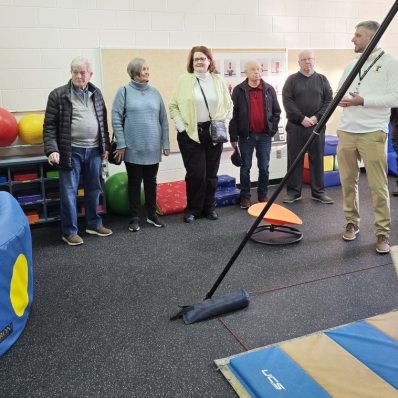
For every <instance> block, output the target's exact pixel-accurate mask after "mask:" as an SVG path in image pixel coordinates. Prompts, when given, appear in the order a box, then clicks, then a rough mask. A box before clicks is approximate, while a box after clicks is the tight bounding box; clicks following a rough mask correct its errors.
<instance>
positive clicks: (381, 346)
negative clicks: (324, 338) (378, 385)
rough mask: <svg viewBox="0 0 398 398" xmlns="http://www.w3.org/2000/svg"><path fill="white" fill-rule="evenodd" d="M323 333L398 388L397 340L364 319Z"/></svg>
mask: <svg viewBox="0 0 398 398" xmlns="http://www.w3.org/2000/svg"><path fill="white" fill-rule="evenodd" d="M325 334H326V335H328V336H329V337H330V338H331V339H333V340H334V341H335V342H336V343H337V344H339V345H340V346H341V347H343V348H344V349H345V350H346V351H347V352H349V353H350V354H351V355H353V356H354V357H356V358H357V359H358V360H359V361H361V362H362V363H363V364H364V365H366V366H367V367H368V368H369V369H371V370H372V371H373V372H375V373H376V374H377V375H379V376H380V377H381V378H382V379H384V380H385V381H386V382H387V383H390V384H391V385H392V386H393V387H394V388H396V389H398V376H397V375H398V360H397V358H398V342H397V341H395V340H393V339H392V338H391V337H389V336H387V335H385V334H384V333H382V332H380V331H379V330H378V329H376V328H374V327H373V326H371V325H369V324H368V323H366V322H365V321H362V322H357V323H354V324H352V325H347V326H344V327H341V328H339V329H336V330H332V331H330V332H326V333H325ZM386 364H388V366H386Z"/></svg>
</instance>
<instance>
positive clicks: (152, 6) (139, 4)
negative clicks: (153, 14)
mask: <svg viewBox="0 0 398 398" xmlns="http://www.w3.org/2000/svg"><path fill="white" fill-rule="evenodd" d="M133 10H137V11H167V0H145V1H142V0H134V1H133Z"/></svg>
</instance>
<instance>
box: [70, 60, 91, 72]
mask: <svg viewBox="0 0 398 398" xmlns="http://www.w3.org/2000/svg"><path fill="white" fill-rule="evenodd" d="M78 66H85V67H86V69H87V72H88V73H91V72H92V71H93V64H92V63H91V61H90V60H89V59H87V58H85V57H76V58H74V59H73V60H72V62H71V64H70V70H71V71H72V70H73V68H76V67H78Z"/></svg>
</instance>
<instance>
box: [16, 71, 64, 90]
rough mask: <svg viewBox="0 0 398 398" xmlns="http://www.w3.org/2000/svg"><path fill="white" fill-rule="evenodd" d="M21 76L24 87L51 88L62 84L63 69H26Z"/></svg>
mask: <svg viewBox="0 0 398 398" xmlns="http://www.w3.org/2000/svg"><path fill="white" fill-rule="evenodd" d="M21 76H22V88H23V89H51V88H54V87H56V86H59V85H60V81H61V79H62V70H59V69H24V70H23V71H21Z"/></svg>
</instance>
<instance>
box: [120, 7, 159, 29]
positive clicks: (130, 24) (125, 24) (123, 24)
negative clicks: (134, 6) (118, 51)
mask: <svg viewBox="0 0 398 398" xmlns="http://www.w3.org/2000/svg"><path fill="white" fill-rule="evenodd" d="M151 15H152V14H151V13H150V12H139V11H125V12H121V11H117V12H116V27H117V29H132V30H135V31H145V30H151Z"/></svg>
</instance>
